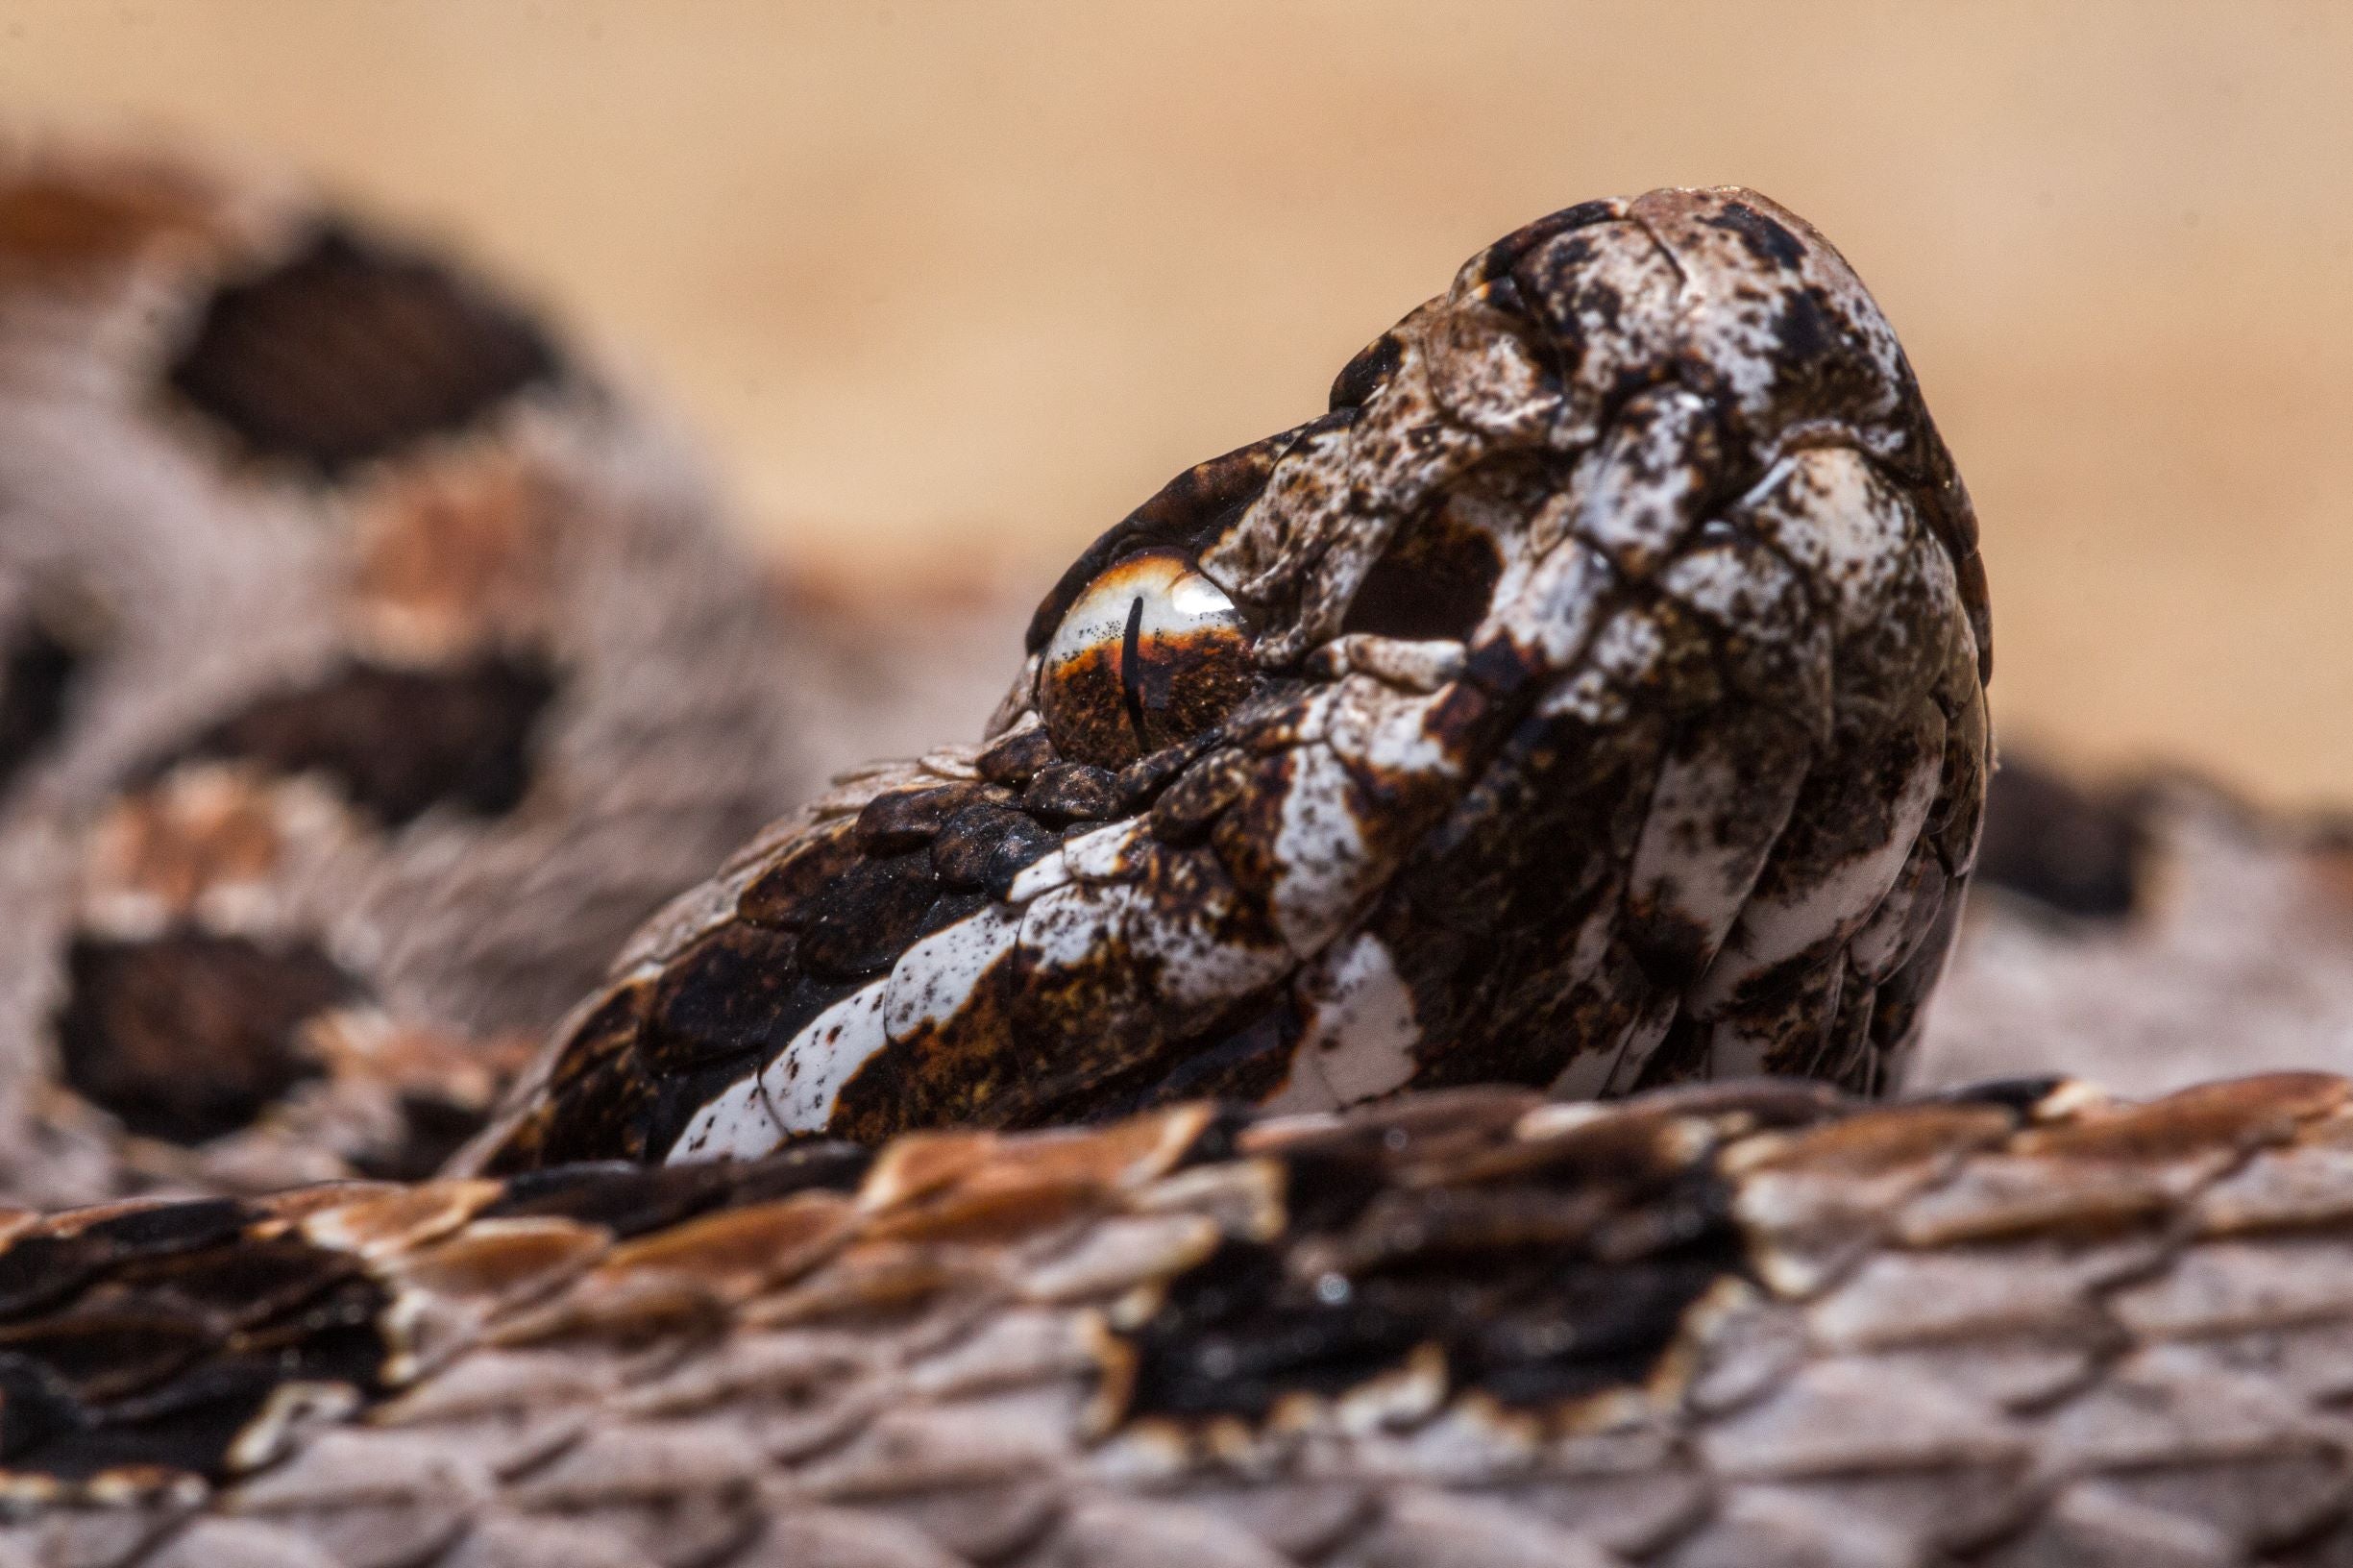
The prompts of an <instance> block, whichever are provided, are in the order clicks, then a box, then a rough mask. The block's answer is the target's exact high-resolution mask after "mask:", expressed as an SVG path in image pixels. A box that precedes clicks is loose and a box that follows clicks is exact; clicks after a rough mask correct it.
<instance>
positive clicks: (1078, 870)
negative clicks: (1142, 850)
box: [1062, 819, 1144, 882]
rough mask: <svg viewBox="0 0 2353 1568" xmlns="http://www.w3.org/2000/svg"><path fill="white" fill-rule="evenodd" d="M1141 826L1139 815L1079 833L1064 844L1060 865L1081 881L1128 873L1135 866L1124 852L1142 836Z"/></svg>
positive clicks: (1103, 880) (1110, 877)
mask: <svg viewBox="0 0 2353 1568" xmlns="http://www.w3.org/2000/svg"><path fill="white" fill-rule="evenodd" d="M1143 825H1144V824H1143V821H1142V820H1141V819H1138V820H1136V821H1126V822H1113V823H1111V824H1110V825H1109V826H1106V827H1098V828H1096V829H1094V830H1093V831H1092V832H1089V833H1082V834H1080V835H1079V836H1078V837H1077V838H1075V839H1071V840H1068V841H1066V843H1065V844H1064V845H1063V846H1062V858H1063V864H1064V866H1066V868H1067V869H1068V870H1069V872H1070V874H1071V875H1072V876H1074V877H1076V878H1077V879H1078V880H1080V881H1082V882H1110V881H1114V880H1115V879H1117V878H1119V877H1122V876H1127V875H1131V874H1133V873H1134V871H1135V870H1136V867H1135V864H1134V862H1133V861H1131V860H1130V859H1129V857H1128V853H1127V851H1128V847H1129V846H1130V845H1133V844H1135V842H1136V841H1137V839H1138V838H1140V837H1141V836H1142V833H1143Z"/></svg>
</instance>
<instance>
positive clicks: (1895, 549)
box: [1739, 447, 1942, 630]
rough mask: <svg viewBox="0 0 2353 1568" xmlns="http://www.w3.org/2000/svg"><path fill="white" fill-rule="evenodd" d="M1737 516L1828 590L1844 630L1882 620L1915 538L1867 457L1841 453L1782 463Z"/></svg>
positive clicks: (1907, 509) (1903, 506) (1905, 510)
mask: <svg viewBox="0 0 2353 1568" xmlns="http://www.w3.org/2000/svg"><path fill="white" fill-rule="evenodd" d="M1739 509H1740V510H1741V511H1745V512H1747V513H1749V514H1750V516H1751V519H1752V522H1753V524H1754V526H1755V527H1756V528H1757V529H1758V531H1759V532H1761V533H1762V534H1763V535H1764V536H1765V537H1766V538H1768V539H1770V540H1772V541H1773V543H1774V544H1775V545H1776V546H1777V547H1778V549H1779V550H1780V551H1781V552H1782V553H1783V554H1785V555H1787V556H1789V557H1790V558H1791V559H1792V560H1794V561H1796V562H1797V563H1798V565H1799V566H1800V567H1801V568H1802V569H1803V570H1804V572H1805V574H1806V577H1807V580H1809V581H1810V582H1812V583H1814V584H1815V585H1816V587H1817V589H1818V590H1820V589H1825V588H1826V589H1827V590H1828V591H1829V595H1830V598H1831V600H1832V608H1833V612H1834V614H1835V615H1836V617H1837V621H1838V624H1839V625H1840V626H1841V628H1843V629H1846V630H1854V629H1857V628H1858V627H1859V626H1860V625H1861V624H1862V623H1863V622H1864V621H1867V620H1876V619H1877V618H1878V617H1879V616H1880V614H1881V613H1882V609H1883V606H1884V604H1885V602H1886V595H1887V593H1888V591H1889V589H1890V588H1891V587H1892V586H1893V585H1894V584H1895V583H1897V582H1899V581H1900V580H1901V578H1902V577H1903V576H1904V575H1905V571H1906V569H1907V566H1908V564H1909V560H1910V556H1911V551H1910V549H1909V548H1908V547H1907V541H1908V540H1910V539H1911V538H1912V537H1913V536H1914V535H1915V533H1916V531H1917V530H1916V528H1915V527H1914V523H1913V517H1912V509H1911V506H1910V504H1909V503H1908V502H1906V501H1905V500H1904V498H1903V496H1902V495H1901V494H1900V492H1899V491H1897V490H1896V489H1895V488H1894V487H1893V486H1892V485H1890V484H1888V482H1887V481H1886V480H1885V479H1883V478H1880V476H1879V473H1878V471H1877V469H1876V468H1875V466H1874V465H1873V464H1872V462H1871V460H1870V459H1869V458H1868V457H1866V456H1864V455H1863V454H1862V453H1859V452H1855V451H1853V450H1852V449H1851V448H1846V447H1818V448H1815V449H1812V450H1810V451H1806V452H1801V453H1797V454H1795V455H1794V456H1790V457H1785V458H1783V459H1782V460H1781V461H1779V462H1777V463H1776V464H1775V465H1774V466H1773V468H1772V469H1771V470H1770V471H1769V472H1768V473H1767V474H1766V475H1765V477H1764V478H1763V479H1761V480H1759V481H1758V482H1757V484H1756V485H1755V486H1753V487H1752V489H1751V490H1750V491H1749V493H1748V495H1747V496H1744V497H1743V498H1742V499H1741V502H1740V507H1739ZM1939 553H1940V554H1941V553H1942V552H1941V551H1940V552H1939Z"/></svg>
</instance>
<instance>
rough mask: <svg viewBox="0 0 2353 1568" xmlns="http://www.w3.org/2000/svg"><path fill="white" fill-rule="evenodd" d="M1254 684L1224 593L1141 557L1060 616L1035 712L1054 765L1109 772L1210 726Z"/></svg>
mask: <svg viewBox="0 0 2353 1568" xmlns="http://www.w3.org/2000/svg"><path fill="white" fill-rule="evenodd" d="M1253 679H1254V669H1253V666H1252V664H1251V660H1250V636H1249V633H1248V631H1247V630H1246V629H1245V628H1244V627H1243V625H1242V618H1241V612H1239V611H1238V610H1237V609H1236V608H1235V607H1234V601H1233V600H1230V599H1228V598H1227V597H1226V595H1225V591H1224V590H1223V589H1221V588H1219V587H1218V586H1217V585H1216V584H1215V583H1213V582H1212V581H1210V580H1209V578H1207V577H1205V576H1202V575H1201V574H1200V573H1198V572H1196V571H1194V570H1193V566H1192V562H1191V560H1190V559H1189V558H1188V557H1187V556H1186V555H1184V554H1183V553H1181V552H1179V551H1172V550H1154V551H1143V552H1142V553H1140V554H1136V555H1131V556H1129V557H1128V558H1127V559H1125V560H1123V561H1120V562H1119V563H1118V564H1117V565H1115V566H1113V567H1110V568H1109V569H1107V570H1106V571H1105V572H1104V573H1103V574H1102V576H1098V577H1096V578H1095V579H1094V581H1092V582H1091V583H1089V584H1088V585H1087V590H1086V592H1084V593H1082V594H1080V595H1079V597H1078V599H1077V600H1075V601H1074V602H1073V603H1072V604H1071V606H1070V608H1069V610H1068V611H1067V612H1066V613H1065V614H1064V616H1063V619H1062V625H1059V626H1057V627H1056V628H1055V629H1054V636H1053V638H1052V640H1051V641H1049V642H1048V643H1047V644H1046V647H1045V657H1044V660H1043V662H1042V667H1041V670H1040V673H1039V683H1040V691H1039V706H1040V708H1041V709H1042V712H1043V714H1044V717H1045V724H1046V732H1047V734H1048V735H1049V736H1050V737H1051V738H1052V740H1053V742H1054V749H1055V750H1056V751H1057V752H1059V753H1060V754H1061V755H1062V756H1064V757H1065V758H1067V759H1068V760H1070V761H1073V762H1090V763H1093V764H1094V765H1096V766H1097V767H1101V768H1119V767H1123V766H1125V765H1126V764H1128V763H1130V762H1133V761H1135V760H1136V759H1137V758H1138V757H1140V756H1144V755H1146V754H1148V753H1150V752H1153V751H1158V750H1160V749H1161V748H1162V747H1168V746H1174V745H1176V744H1177V743H1179V742H1181V741H1185V740H1189V739H1190V738H1191V737H1192V736H1194V735H1196V734H1199V733H1200V732H1201V731H1202V730H1203V729H1205V728H1207V727H1208V726H1210V725H1211V724H1213V723H1216V722H1217V721H1218V720H1220V719H1222V718H1224V717H1225V716H1226V714H1228V713H1229V712H1231V711H1232V710H1233V707H1234V705H1235V704H1236V703H1237V702H1238V701H1240V700H1241V698H1242V697H1243V695H1244V694H1245V693H1247V692H1248V691H1249V690H1250V687H1251V684H1252V682H1253Z"/></svg>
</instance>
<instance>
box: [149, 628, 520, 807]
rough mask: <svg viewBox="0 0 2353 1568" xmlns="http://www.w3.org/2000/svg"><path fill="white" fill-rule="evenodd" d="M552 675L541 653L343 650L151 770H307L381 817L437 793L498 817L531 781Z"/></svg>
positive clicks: (437, 797)
mask: <svg viewBox="0 0 2353 1568" xmlns="http://www.w3.org/2000/svg"><path fill="white" fill-rule="evenodd" d="M556 685H557V682H556V677H555V673H554V671H553V670H551V668H549V667H548V666H547V665H546V664H545V663H543V662H541V661H539V660H536V659H530V658H526V657H521V656H517V655H512V654H504V653H499V654H492V655H489V656H486V657H483V658H479V659H476V660H474V661H472V662H471V663H468V664H465V665H461V666H459V667H457V668H455V669H451V670H437V671H421V670H394V669H387V668H384V667H382V666H379V665H372V664H365V663H360V662H357V661H354V662H351V663H348V664H346V665H344V666H343V667H342V668H340V669H339V670H336V671H335V672H334V673H332V674H330V675H329V676H328V677H327V678H326V679H324V680H323V681H321V682H319V683H318V684H317V685H315V686H308V687H304V688H302V689H300V690H295V691H287V692H281V693H277V694H273V695H270V696H265V697H262V698H259V699H257V701H255V702H254V703H253V704H252V705H251V706H249V707H247V708H246V709H245V710H244V711H243V712H242V713H239V714H237V715H235V716H234V717H233V718H230V719H227V720H224V721H223V722H222V723H219V724H217V725H215V726H214V727H213V728H212V729H210V730H208V731H207V732H206V733H205V734H203V735H201V736H199V737H198V738H197V739H196V740H195V741H194V742H193V743H191V744H190V745H189V746H188V747H186V748H185V750H184V751H182V752H180V753H178V754H176V755H175V756H173V757H172V758H170V759H167V761H166V762H165V763H164V764H162V765H160V766H159V767H158V768H156V769H154V770H152V772H161V771H162V770H163V768H164V767H168V766H170V765H171V763H173V762H177V761H180V760H182V759H183V758H186V757H228V758H239V759H244V760H249V761H253V762H258V763H260V764H262V765H263V766H265V767H267V768H268V769H270V770H271V771H272V772H281V773H300V772H309V771H312V770H316V771H317V772H323V773H326V774H327V775H328V776H330V777H331V778H332V779H333V780H334V781H335V783H336V784H337V785H339V786H340V787H341V788H342V790H343V793H344V794H345V795H346V796H349V797H350V799H351V801H352V803H353V804H354V805H355V806H356V807H358V808H359V809H361V810H363V811H365V812H367V813H368V814H369V815H371V816H373V817H375V818H376V819H377V820H378V821H380V822H382V823H383V824H384V825H385V826H387V827H400V826H402V825H404V824H405V823H407V822H410V821H414V820H415V819H416V818H418V817H419V816H421V815H423V814H424V813H425V812H426V811H427V810H429V809H430V808H431V807H433V806H436V805H441V804H445V803H446V804H449V805H452V806H455V807H457V808H459V809H460V810H464V811H468V812H473V813H475V814H477V815H479V816H484V817H497V816H500V815H502V814H503V813H505V812H508V811H511V810H513V809H514V808H515V806H516V805H517V804H518V803H519V802H520V801H521V800H522V799H523V796H524V795H525V793H526V792H527V790H528V789H529V787H530V782H531V755H530V752H531V736H532V732H533V730H534V729H535V728H536V726H537V724H538V723H539V719H540V716H541V714H542V713H543V712H545V711H546V709H547V706H548V704H549V703H550V702H551V700H552V699H553V698H554V697H555V693H556Z"/></svg>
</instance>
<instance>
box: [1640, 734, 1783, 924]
mask: <svg viewBox="0 0 2353 1568" xmlns="http://www.w3.org/2000/svg"><path fill="white" fill-rule="evenodd" d="M1804 775H1805V770H1804V767H1803V762H1802V759H1801V760H1800V762H1799V764H1798V765H1797V766H1795V767H1793V768H1791V769H1790V770H1789V775H1788V777H1787V778H1786V779H1784V780H1769V779H1758V778H1753V777H1750V776H1748V775H1747V774H1746V773H1744V772H1743V771H1742V769H1741V767H1740V765H1739V764H1738V763H1736V762H1735V761H1734V760H1733V758H1732V757H1731V756H1729V755H1728V754H1727V753H1726V752H1725V751H1724V750H1722V749H1719V748H1717V747H1710V746H1705V745H1703V746H1702V747H1701V748H1700V749H1699V750H1698V751H1696V752H1694V753H1693V754H1691V755H1689V756H1684V757H1670V758H1669V759H1668V760H1667V762H1666V763H1665V765H1664V766H1662V767H1661V768H1660V769H1659V771H1658V782H1657V783H1656V784H1655V785H1654V787H1653V788H1652V791H1651V804H1650V810H1649V812H1648V814H1647V815H1645V817H1644V818H1643V821H1642V836H1641V837H1640V838H1639V839H1638V840H1636V841H1635V844H1634V857H1633V862H1632V864H1631V866H1630V869H1629V870H1628V873H1627V894H1628V896H1629V897H1630V898H1631V899H1635V900H1640V901H1643V902H1647V903H1651V904H1654V905H1656V906H1657V907H1659V908H1661V909H1663V910H1665V911H1666V912H1668V913H1671V914H1673V915H1674V916H1676V917H1677V918H1679V919H1681V920H1683V921H1686V922H1688V923H1689V924H1690V925H1691V926H1692V927H1693V928H1695V929H1696V930H1698V931H1700V932H1702V933H1703V934H1704V935H1703V942H1702V943H1701V947H1700V951H1699V955H1698V956H1699V957H1700V959H1701V960H1702V962H1703V963H1704V962H1706V961H1710V960H1712V959H1714V957H1715V956H1716V951H1717V949H1718V948H1719V947H1721V946H1722V945H1723V943H1724V939H1725V936H1726V935H1727V933H1728V932H1729V931H1730V930H1731V929H1732V922H1733V921H1734V920H1736V919H1739V917H1740V910H1741V906H1742V905H1743V904H1745V903H1747V902H1748V898H1749V894H1750V892H1751V890H1752V889H1753V888H1754V887H1755V885H1756V876H1757V872H1758V871H1760V870H1763V868H1764V864H1765V855H1766V853H1767V852H1768V851H1769V850H1770V849H1771V848H1772V845H1773V841H1774V839H1775V838H1776V837H1777V835H1778V834H1779V833H1780V830H1781V827H1782V825H1783V824H1784V823H1786V822H1787V821H1788V818H1789V811H1790V808H1791V807H1792V806H1793V805H1795V804H1796V802H1797V798H1798V790H1799V787H1800V786H1801V784H1802V782H1803V781H1804ZM1775 782H1777V783H1779V784H1780V786H1781V787H1780V789H1779V790H1778V792H1777V794H1775V795H1771V796H1768V795H1766V794H1765V791H1764V786H1765V785H1766V784H1768V783H1775ZM1768 804H1769V805H1771V806H1773V807H1777V808H1778V815H1777V820H1775V821H1773V822H1771V823H1770V824H1769V825H1768V824H1764V823H1756V822H1748V821H1734V822H1727V821H1726V814H1727V813H1728V812H1740V813H1749V812H1754V811H1757V810H1758V808H1759V807H1760V806H1766V805H1768Z"/></svg>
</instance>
